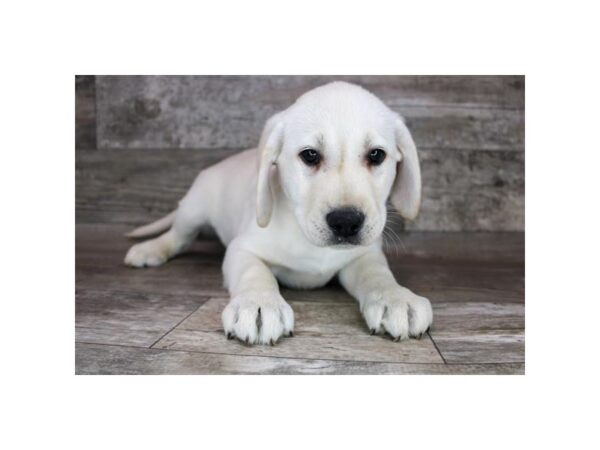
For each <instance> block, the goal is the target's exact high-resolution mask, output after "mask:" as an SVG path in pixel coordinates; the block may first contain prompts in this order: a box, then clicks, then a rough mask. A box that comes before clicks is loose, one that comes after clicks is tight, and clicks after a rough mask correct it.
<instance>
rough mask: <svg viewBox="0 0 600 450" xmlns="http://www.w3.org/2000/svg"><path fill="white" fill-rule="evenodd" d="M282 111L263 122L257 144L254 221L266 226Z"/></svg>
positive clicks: (269, 215) (281, 123) (271, 198)
mask: <svg viewBox="0 0 600 450" xmlns="http://www.w3.org/2000/svg"><path fill="white" fill-rule="evenodd" d="M282 116H283V113H281V112H280V113H277V114H275V115H274V116H273V117H271V118H270V119H269V120H268V121H267V123H266V124H265V128H264V130H263V132H262V135H261V137H260V142H259V144H258V181H257V185H256V222H257V223H258V226H259V227H263V228H264V227H266V226H267V225H268V224H269V221H270V220H271V213H272V212H273V197H274V195H273V192H272V191H271V177H272V175H273V174H272V172H273V171H272V168H273V166H274V165H275V164H276V162H277V157H278V156H279V153H280V152H281V146H282V144H283V120H282Z"/></svg>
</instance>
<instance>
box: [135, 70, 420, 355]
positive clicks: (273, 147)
mask: <svg viewBox="0 0 600 450" xmlns="http://www.w3.org/2000/svg"><path fill="white" fill-rule="evenodd" d="M305 148H313V149H318V150H319V152H320V153H321V155H322V157H323V161H322V163H321V164H320V165H319V167H317V168H315V167H308V166H307V165H306V164H305V163H304V162H303V161H302V160H301V158H300V157H299V152H301V151H302V150H303V149H305ZM372 148H381V149H383V150H384V151H385V152H386V155H387V156H386V158H385V160H384V161H383V163H382V164H381V165H379V166H369V165H368V164H366V163H365V155H366V154H367V153H368V152H369V151H370V150H371V149H372ZM388 198H389V199H390V200H391V202H392V204H393V206H394V207H395V208H396V209H397V211H398V212H399V213H400V214H401V215H402V216H403V217H405V218H406V219H410V220H412V219H414V218H415V217H416V216H417V213H418V210H419V205H420V201H421V175H420V168H419V160H418V156H417V149H416V146H415V144H414V142H413V139H412V137H411V135H410V132H409V130H408V129H407V127H406V126H405V125H404V123H403V121H402V119H401V118H400V117H399V116H398V115H397V114H396V113H394V112H393V111H391V110H390V109H388V108H387V107H386V106H385V105H384V104H383V103H382V102H381V101H380V100H379V99H377V98H376V97H375V96H373V95H372V94H370V93H369V92H367V91H366V90H364V89H362V88H360V87H358V86H355V85H351V84H348V83H341V82H335V83H330V84H327V85H325V86H321V87H319V88H316V89H313V90H312V91H309V92H307V93H306V94H304V95H303V96H301V97H300V98H299V99H298V100H297V101H296V102H295V103H294V104H293V105H292V106H290V107H289V108H288V109H286V110H285V111H282V112H280V113H278V114H276V115H275V116H273V117H272V118H271V119H270V120H269V121H268V122H267V124H266V125H265V128H264V131H263V134H262V136H261V139H260V142H259V146H258V149H252V150H247V151H244V152H242V153H239V154H236V155H235V156H232V157H230V158H228V159H226V160H224V161H222V162H220V163H218V164H216V165H214V166H212V167H209V168H208V169H205V170H203V171H202V172H201V173H200V174H199V175H198V177H197V178H196V180H195V181H194V183H193V185H192V187H191V188H190V190H189V191H188V193H187V194H186V195H185V197H184V198H183V199H182V200H181V201H180V203H179V207H178V208H177V210H176V212H174V213H173V214H172V216H171V217H167V218H163V219H160V220H159V221H157V222H155V223H153V224H151V225H147V226H145V227H142V228H140V229H138V230H134V231H133V232H132V233H131V235H132V236H137V237H139V236H144V235H150V234H153V233H157V232H160V231H165V230H167V231H166V232H165V233H164V234H162V235H160V236H159V237H157V238H155V239H152V240H149V241H146V242H142V243H139V244H136V245H134V246H133V247H131V249H130V250H129V252H128V253H127V256H126V257H125V263H126V264H128V265H130V266H134V267H144V266H156V265H159V264H162V263H164V262H165V261H167V260H168V259H169V258H171V257H173V256H175V255H176V254H178V253H180V252H181V251H183V250H184V249H185V248H186V247H187V246H188V245H189V244H190V243H191V242H192V241H193V240H194V239H195V237H196V235H197V234H198V231H199V230H200V229H201V228H202V227H204V226H206V225H210V226H211V227H212V228H214V230H215V231H216V233H217V235H218V236H219V238H220V239H221V240H222V241H223V243H224V244H225V245H226V246H227V252H226V254H225V260H224V263H223V273H224V278H225V285H226V286H227V288H228V289H229V292H230V294H231V301H230V302H229V304H228V305H227V307H226V308H225V310H224V311H223V315H222V319H223V326H224V329H225V332H226V333H227V335H228V336H230V337H236V338H238V339H240V340H242V341H246V342H248V343H253V344H256V343H260V344H267V343H274V342H277V340H278V339H280V338H281V337H282V336H287V335H290V334H292V332H293V329H294V313H293V311H292V308H291V307H290V306H289V305H288V303H287V302H286V301H285V299H284V298H283V297H282V296H281V294H280V292H279V285H278V281H279V282H282V283H284V284H286V285H288V286H291V287H296V288H316V287H320V286H323V285H324V284H326V283H327V282H328V281H329V280H331V279H332V278H333V277H335V276H337V277H338V278H339V280H340V282H341V284H342V285H343V286H344V288H345V289H346V290H347V291H348V292H349V293H350V294H351V295H352V296H354V297H355V298H356V299H357V300H358V303H359V305H360V310H361V312H362V314H363V317H364V319H365V321H366V323H367V326H368V327H369V329H370V330H371V331H372V332H373V333H388V334H389V335H391V336H392V337H393V338H394V339H396V340H403V339H408V338H409V337H420V336H421V334H423V333H424V332H425V331H426V330H427V329H428V328H429V326H430V325H431V322H432V310H431V305H430V303H429V301H428V300H427V299H426V298H424V297H420V296H418V295H416V294H414V293H413V292H411V291H410V290H408V289H406V288H404V287H402V286H400V285H399V284H398V283H397V282H396V280H395V278H394V276H393V274H392V272H391V271H390V269H389V268H388V264H387V261H386V258H385V255H384V254H383V251H382V238H381V235H382V231H383V228H384V226H385V223H386V215H387V211H386V201H387V200H388ZM340 207H353V208H355V209H358V210H360V211H362V212H363V213H364V215H365V221H364V225H363V226H362V229H361V231H360V234H359V242H358V243H355V244H353V245H351V244H343V243H342V244H341V245H334V244H332V236H331V234H332V231H331V229H329V227H328V225H327V223H326V220H325V217H326V215H327V214H328V213H329V212H330V211H332V210H333V209H336V208H340Z"/></svg>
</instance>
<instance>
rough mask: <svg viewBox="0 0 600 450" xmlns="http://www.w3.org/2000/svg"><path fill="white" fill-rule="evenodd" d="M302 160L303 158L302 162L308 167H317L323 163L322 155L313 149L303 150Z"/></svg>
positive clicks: (301, 153)
mask: <svg viewBox="0 0 600 450" xmlns="http://www.w3.org/2000/svg"><path fill="white" fill-rule="evenodd" d="M300 158H302V161H304V163H305V164H306V165H307V166H316V165H317V164H319V163H320V162H321V155H320V154H319V152H318V151H316V150H314V149H312V148H307V149H306V150H302V151H301V152H300Z"/></svg>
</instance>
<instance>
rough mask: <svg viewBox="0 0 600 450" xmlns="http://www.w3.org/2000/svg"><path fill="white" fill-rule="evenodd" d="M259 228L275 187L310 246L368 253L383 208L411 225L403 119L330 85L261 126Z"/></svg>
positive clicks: (412, 160) (414, 208)
mask: <svg viewBox="0 0 600 450" xmlns="http://www.w3.org/2000/svg"><path fill="white" fill-rule="evenodd" d="M259 155H260V156H259V158H260V160H259V174H258V186H257V196H258V197H257V221H258V224H259V225H260V226H262V227H265V226H267V225H268V223H269V220H270V217H271V213H272V209H273V198H274V197H273V192H272V187H273V186H272V185H273V184H274V183H278V185H279V186H280V188H281V189H280V190H281V193H282V195H283V196H285V197H286V198H287V201H288V202H289V204H290V205H291V208H292V209H293V212H294V216H295V218H296V219H297V221H298V223H299V225H300V228H301V229H302V231H303V232H304V234H305V235H306V237H307V238H308V240H309V241H310V242H312V243H313V244H315V245H318V246H326V245H340V246H348V245H368V244H370V243H371V242H373V240H375V239H376V238H377V237H378V236H379V235H380V234H381V233H382V231H383V229H384V227H385V223H386V214H387V211H386V201H387V199H388V197H389V198H390V200H391V203H392V205H393V206H394V207H395V208H396V210H397V211H398V212H399V213H400V215H401V216H402V217H404V218H406V219H410V220H412V219H414V218H415V217H416V216H417V213H418V211H419V205H420V200H421V172H420V168H419V160H418V156H417V149H416V146H415V144H414V142H413V139H412V137H411V135H410V132H409V131H408V129H407V128H406V126H405V125H404V123H403V121H402V119H401V117H400V116H399V115H397V114H396V113H394V112H393V111H391V110H390V109H389V108H387V107H386V106H385V105H384V104H383V103H382V102H381V101H380V100H379V99H378V98H377V97H375V96H374V95H372V94H371V93H369V92H367V91H366V90H364V89H362V88H361V87H358V86H355V85H352V84H348V83H341V82H335V83H330V84H327V85H325V86H321V87H319V88H316V89H313V90H312V91H309V92H307V93H306V94H304V95H302V96H301V97H300V98H299V99H298V100H297V101H296V103H294V104H293V105H292V106H290V107H289V108H288V109H286V110H285V111H282V112H280V113H278V114H276V115H275V116H273V117H272V118H271V119H270V120H269V121H268V122H267V124H266V126H265V129H264V131H263V134H262V137H261V140H260V144H259Z"/></svg>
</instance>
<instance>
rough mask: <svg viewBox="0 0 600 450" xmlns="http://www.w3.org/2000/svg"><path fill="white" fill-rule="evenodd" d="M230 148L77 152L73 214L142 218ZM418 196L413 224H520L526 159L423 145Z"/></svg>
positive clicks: (482, 227)
mask: <svg viewBox="0 0 600 450" xmlns="http://www.w3.org/2000/svg"><path fill="white" fill-rule="evenodd" d="M233 153H235V151H234V150H210V151H194V150H181V149H177V150H173V149H172V150H151V151H149V150H146V149H128V150H126V151H124V150H98V151H78V152H77V153H76V220H77V222H79V223H81V222H83V223H113V224H130V225H140V224H143V223H147V222H150V221H152V220H154V219H156V218H158V217H160V216H161V215H164V214H167V213H168V212H170V211H171V210H172V209H174V208H175V207H176V205H177V201H178V200H179V199H180V198H181V197H182V196H183V195H184V194H185V192H186V191H187V189H188V188H189V186H190V185H191V183H192V181H193V180H194V178H195V177H196V175H197V174H198V172H199V171H200V170H201V169H202V168H205V167H208V166H209V165H211V164H214V163H215V162H217V161H219V160H221V159H224V158H226V157H227V156H229V155H232V154H233ZM421 161H422V164H421V165H422V172H423V203H422V210H421V213H420V215H419V217H418V218H417V220H416V221H415V222H414V223H409V224H407V225H406V228H407V229H410V230H431V231H522V230H523V229H524V215H525V212H524V203H525V197H524V184H525V169H524V166H525V158H524V154H523V153H519V152H504V151H490V152H484V151H470V150H467V151H453V152H445V151H442V150H422V151H421Z"/></svg>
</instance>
